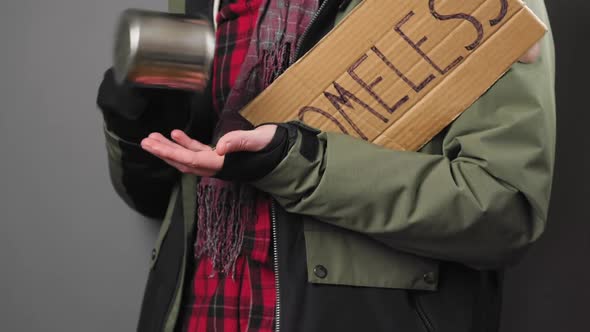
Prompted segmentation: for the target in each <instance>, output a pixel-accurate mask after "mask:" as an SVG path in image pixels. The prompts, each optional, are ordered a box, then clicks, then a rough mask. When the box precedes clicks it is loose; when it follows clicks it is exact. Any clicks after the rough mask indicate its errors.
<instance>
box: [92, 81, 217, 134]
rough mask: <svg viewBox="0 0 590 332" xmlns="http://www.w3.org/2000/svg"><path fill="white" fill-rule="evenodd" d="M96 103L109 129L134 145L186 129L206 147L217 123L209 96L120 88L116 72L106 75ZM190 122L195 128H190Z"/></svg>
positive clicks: (177, 91)
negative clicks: (157, 135)
mask: <svg viewBox="0 0 590 332" xmlns="http://www.w3.org/2000/svg"><path fill="white" fill-rule="evenodd" d="M96 103H97V105H98V107H99V108H100V110H101V111H102V113H103V116H104V120H105V124H106V127H107V129H108V130H109V131H112V132H113V133H115V134H116V135H117V136H119V137H121V138H123V139H125V140H129V141H133V142H139V141H140V140H141V139H143V138H144V137H146V136H147V135H149V134H150V133H152V132H160V133H162V134H164V135H166V136H168V135H169V134H170V131H172V130H173V129H184V130H185V131H188V133H189V134H190V135H192V136H193V137H195V138H196V139H199V140H201V141H202V142H205V143H206V142H208V140H209V139H210V135H211V130H212V128H213V123H214V119H213V112H212V111H211V107H210V103H209V99H208V98H207V93H205V94H202V95H201V94H196V93H193V92H187V91H181V90H173V89H164V88H150V87H134V86H131V85H129V84H123V85H119V84H117V83H116V82H115V79H114V75H113V71H112V69H109V70H107V71H106V72H105V74H104V79H103V81H102V83H101V84H100V88H99V90H98V97H97V101H96ZM193 109H194V110H195V112H193V113H195V114H191V110H193ZM189 122H190V123H193V124H194V125H195V127H194V128H188V127H187V126H188V125H189Z"/></svg>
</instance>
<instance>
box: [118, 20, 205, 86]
mask: <svg viewBox="0 0 590 332" xmlns="http://www.w3.org/2000/svg"><path fill="white" fill-rule="evenodd" d="M214 47H215V35H214V33H213V29H212V27H211V25H210V24H209V22H208V21H207V20H204V19H198V18H192V17H186V16H181V15H177V14H169V13H160V12H152V11H146V10H138V9H128V10H126V11H125V12H123V14H122V15H121V17H120V19H119V24H118V27H117V30H116V36H115V48H114V73H115V79H116V81H117V82H118V83H119V84H122V83H123V82H124V81H128V82H130V83H132V84H136V85H147V86H159V87H166V88H173V89H182V90H190V91H199V92H202V91H203V90H204V89H205V87H206V86H207V83H208V82H209V72H210V66H211V64H212V60H213V53H214Z"/></svg>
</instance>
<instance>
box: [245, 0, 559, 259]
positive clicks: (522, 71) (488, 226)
mask: <svg viewBox="0 0 590 332" xmlns="http://www.w3.org/2000/svg"><path fill="white" fill-rule="evenodd" d="M528 3H529V6H531V7H532V9H533V10H535V11H536V13H537V15H539V16H540V17H541V18H542V19H543V20H544V21H546V22H547V15H546V12H545V9H544V5H543V4H542V1H530V2H528ZM541 45H542V46H541V47H542V54H541V57H540V59H539V60H537V62H536V63H534V64H520V63H516V64H514V65H513V67H512V68H511V69H510V70H509V71H508V73H506V74H505V75H504V76H503V78H501V79H500V80H499V81H498V82H496V84H495V85H494V86H493V87H492V88H491V89H490V90H488V92H487V93H486V94H485V95H484V96H482V97H481V98H480V99H479V100H478V101H477V102H476V103H475V104H474V105H473V106H472V107H471V108H470V109H469V110H467V111H466V112H465V113H463V114H462V115H461V116H460V117H459V118H458V119H457V120H456V121H455V122H454V123H452V124H451V125H450V126H449V127H448V128H447V130H446V132H445V133H444V134H442V135H444V138H443V140H442V151H443V152H442V155H430V154H426V153H420V152H401V151H392V150H388V149H384V148H381V147H378V146H376V145H373V144H370V143H367V142H364V141H361V140H359V139H355V138H352V137H349V136H346V135H342V134H335V133H319V134H317V142H319V143H318V144H316V145H314V144H310V143H309V140H306V139H304V136H305V135H302V133H303V132H304V131H305V130H299V131H298V133H297V138H296V139H295V140H294V142H295V143H294V145H293V146H292V147H291V148H290V150H289V152H288V154H287V156H286V158H285V159H283V161H282V162H281V163H280V164H279V165H278V166H277V167H276V168H275V169H274V170H273V171H272V172H271V173H270V174H268V175H267V176H265V177H263V178H262V179H260V180H258V181H256V182H255V183H254V185H255V186H257V187H258V188H260V189H261V190H263V191H267V192H269V193H270V194H271V195H273V196H274V197H275V198H276V200H277V201H278V203H279V204H280V205H282V206H283V207H284V208H285V209H286V210H288V211H290V212H293V213H300V214H304V215H308V216H311V217H313V218H315V219H317V220H320V221H323V222H326V223H330V224H333V225H336V226H339V227H343V228H346V229H349V230H352V231H356V232H360V233H364V234H366V235H368V236H370V237H372V238H374V239H375V240H377V241H380V242H382V243H384V244H386V245H388V246H391V247H392V248H395V249H397V250H402V251H406V252H411V253H414V254H418V255H421V256H426V257H431V258H436V259H441V260H449V261H456V262H460V263H463V264H466V265H470V266H472V267H475V268H480V269H492V268H498V267H501V266H504V265H506V264H509V263H512V262H513V261H514V260H515V259H517V258H518V257H520V256H521V254H522V253H523V251H524V249H525V248H526V247H527V246H528V245H529V244H530V243H532V242H533V241H535V240H536V239H537V238H538V237H539V236H540V234H541V233H542V231H543V229H544V226H545V223H546V219H547V210H548V205H549V198H550V191H551V182H552V175H553V163H554V149H555V100H554V83H553V82H554V54H553V42H552V37H551V35H550V33H549V34H547V35H546V37H544V39H543V41H542V44H541Z"/></svg>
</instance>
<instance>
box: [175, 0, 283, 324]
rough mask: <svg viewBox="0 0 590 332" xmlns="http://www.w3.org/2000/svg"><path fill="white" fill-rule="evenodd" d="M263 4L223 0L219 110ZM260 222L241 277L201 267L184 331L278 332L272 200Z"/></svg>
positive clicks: (217, 65) (217, 62)
mask: <svg viewBox="0 0 590 332" xmlns="http://www.w3.org/2000/svg"><path fill="white" fill-rule="evenodd" d="M260 4H261V0H222V2H221V6H220V10H219V13H218V15H217V17H216V20H217V32H216V49H215V59H214V61H213V77H212V84H213V85H212V88H213V100H214V107H215V109H216V110H217V111H219V110H221V108H222V107H223V105H224V104H225V100H226V97H227V95H228V94H229V92H230V91H231V88H232V86H233V84H234V82H235V80H236V78H237V76H238V74H239V72H240V67H241V65H242V62H243V60H244V58H245V56H246V53H247V51H248V46H249V44H250V36H251V34H252V32H253V31H254V29H255V27H256V20H257V14H258V8H259V6H260ZM256 210H257V211H256V212H257V216H258V217H257V220H256V223H255V224H254V225H251V226H250V227H248V228H247V229H246V231H245V234H244V247H243V251H242V254H241V256H240V257H239V258H238V260H237V262H236V271H235V275H234V277H233V278H232V277H231V276H224V275H220V274H214V273H213V271H212V265H211V262H210V261H209V259H207V258H203V259H200V260H199V261H198V262H197V263H196V267H195V271H194V275H193V279H192V285H191V287H190V294H188V296H187V295H186V294H185V296H183V298H184V299H185V302H184V303H183V306H184V308H183V312H184V317H181V322H180V324H181V326H180V327H181V331H184V332H204V331H216V332H271V331H273V329H274V314H275V301H276V297H275V296H276V294H275V291H276V290H275V279H274V273H273V269H272V262H271V258H270V257H269V256H270V254H269V249H270V240H271V221H270V201H269V200H268V199H267V198H262V197H259V198H258V200H257V207H256Z"/></svg>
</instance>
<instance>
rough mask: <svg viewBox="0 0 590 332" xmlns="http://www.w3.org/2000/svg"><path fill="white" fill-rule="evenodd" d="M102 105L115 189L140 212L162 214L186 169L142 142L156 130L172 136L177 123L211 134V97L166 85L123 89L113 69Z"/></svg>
mask: <svg viewBox="0 0 590 332" xmlns="http://www.w3.org/2000/svg"><path fill="white" fill-rule="evenodd" d="M97 104H98V106H99V108H100V109H101V111H102V113H103V116H104V133H105V138H106V147H107V156H108V164H109V173H110V178H111V182H112V184H113V187H114V189H115V191H116V192H117V193H118V194H119V196H120V197H121V198H122V199H123V200H124V201H125V202H126V203H127V204H128V205H129V206H130V207H131V208H133V209H135V210H136V211H137V212H139V213H141V214H143V215H145V216H147V217H150V218H156V219H162V218H163V217H164V214H165V212H166V207H167V205H168V200H169V198H170V194H171V192H172V189H173V187H174V186H175V185H176V183H177V181H178V180H179V178H180V173H179V172H178V171H177V170H176V169H174V168H173V167H171V166H169V165H168V164H166V163H165V162H163V161H162V160H160V159H159V158H157V157H155V156H153V155H151V154H149V153H148V152H146V151H144V150H143V149H142V148H141V146H140V144H139V143H140V142H141V140H142V139H143V138H144V137H146V136H147V135H149V133H151V132H160V133H162V134H163V135H165V136H169V134H170V132H171V130H173V129H177V128H178V129H184V130H186V131H187V132H188V133H190V134H191V135H192V136H194V137H195V138H197V139H201V140H204V139H205V138H208V137H209V135H210V130H211V129H212V119H211V118H210V116H209V114H210V113H209V112H208V111H205V109H208V108H207V107H205V105H208V104H207V101H206V100H205V98H202V96H195V95H190V94H188V93H186V92H179V91H172V90H164V89H146V88H143V89H138V90H137V91H131V92H130V91H125V92H123V91H122V90H121V88H120V87H119V86H117V85H116V84H115V83H114V81H113V79H112V73H111V72H110V71H107V73H106V74H105V77H104V79H103V81H102V83H101V86H100V89H99V94H98V98H97ZM192 109H198V110H199V111H197V112H191V110H192ZM121 114H127V116H122V115H121ZM129 114H132V115H133V116H131V117H130V116H129ZM204 141H205V142H206V140H204Z"/></svg>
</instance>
